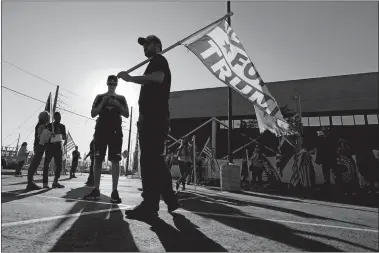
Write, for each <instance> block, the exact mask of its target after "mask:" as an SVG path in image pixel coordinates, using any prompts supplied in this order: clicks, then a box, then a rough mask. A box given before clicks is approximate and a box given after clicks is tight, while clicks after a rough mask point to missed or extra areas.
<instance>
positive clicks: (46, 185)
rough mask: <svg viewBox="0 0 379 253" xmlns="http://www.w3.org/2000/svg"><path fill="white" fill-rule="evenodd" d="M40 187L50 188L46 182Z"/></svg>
mask: <svg viewBox="0 0 379 253" xmlns="http://www.w3.org/2000/svg"><path fill="white" fill-rule="evenodd" d="M42 188H44V189H50V187H49V184H48V183H45V184H43V186H42Z"/></svg>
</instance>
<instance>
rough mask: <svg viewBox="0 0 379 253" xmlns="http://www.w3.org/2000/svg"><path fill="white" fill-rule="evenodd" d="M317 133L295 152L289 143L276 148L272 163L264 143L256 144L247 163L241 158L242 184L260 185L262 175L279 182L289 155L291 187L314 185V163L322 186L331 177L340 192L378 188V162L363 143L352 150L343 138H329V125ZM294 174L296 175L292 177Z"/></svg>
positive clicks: (369, 191) (370, 190)
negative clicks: (319, 174)
mask: <svg viewBox="0 0 379 253" xmlns="http://www.w3.org/2000/svg"><path fill="white" fill-rule="evenodd" d="M317 134H318V137H317V141H316V143H310V142H309V141H307V140H305V141H304V142H303V147H302V148H301V149H300V150H299V151H298V152H297V151H296V148H295V147H291V146H290V145H287V146H286V147H283V146H282V147H279V151H278V152H280V153H278V154H277V156H276V161H277V162H276V164H275V165H271V163H270V161H268V159H267V157H266V155H265V152H264V145H262V144H258V145H257V146H256V148H255V150H254V153H253V155H252V157H251V160H250V166H248V161H247V159H246V158H244V159H243V162H242V172H241V178H242V184H243V185H244V186H245V187H249V186H250V185H253V186H257V187H260V186H262V184H263V179H262V178H263V176H266V178H267V179H268V181H269V183H271V184H275V183H278V182H279V183H280V178H281V177H283V170H284V167H285V166H286V165H287V163H288V161H289V160H290V158H291V157H293V158H294V167H293V168H292V172H293V176H292V178H291V180H290V186H292V187H301V188H303V189H304V188H314V187H315V186H316V173H315V168H314V167H315V166H314V164H317V165H319V166H320V167H321V168H322V175H323V185H322V186H323V188H324V189H328V188H330V187H331V185H332V183H331V179H333V181H334V186H335V188H336V189H337V190H338V191H339V192H341V193H344V194H356V193H357V192H358V191H360V190H361V189H362V188H367V190H368V193H373V192H374V191H376V189H378V184H379V161H378V159H377V158H376V157H375V156H374V153H373V151H372V150H371V149H369V148H368V147H367V146H366V145H364V144H361V145H358V147H356V148H354V149H353V148H352V147H351V145H350V144H349V143H348V141H347V140H346V139H344V138H340V139H337V140H336V139H335V138H332V136H331V131H330V128H329V127H322V128H321V130H319V131H317ZM314 156H315V159H314V162H313V157H314ZM353 156H355V159H354V158H353ZM249 171H251V174H252V180H251V182H249ZM296 172H299V173H296ZM296 175H300V176H299V177H298V178H296ZM362 179H364V183H362Z"/></svg>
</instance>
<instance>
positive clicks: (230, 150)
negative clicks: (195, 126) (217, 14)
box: [227, 1, 233, 163]
mask: <svg viewBox="0 0 379 253" xmlns="http://www.w3.org/2000/svg"><path fill="white" fill-rule="evenodd" d="M227 12H228V13H230V1H228V2H227ZM231 23H232V22H231V18H230V16H228V24H229V26H230V27H231ZM228 121H229V128H228V154H229V155H228V157H229V159H228V160H229V163H233V153H232V130H233V110H232V88H231V87H230V86H229V88H228Z"/></svg>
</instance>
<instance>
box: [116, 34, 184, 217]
mask: <svg viewBox="0 0 379 253" xmlns="http://www.w3.org/2000/svg"><path fill="white" fill-rule="evenodd" d="M138 43H139V44H140V45H142V46H143V48H144V52H145V56H146V57H148V58H150V57H153V59H152V60H151V61H150V63H149V65H148V66H147V68H146V70H145V73H144V75H143V76H134V77H132V76H130V75H129V74H127V73H126V72H120V73H119V74H118V77H119V78H122V79H123V80H124V81H126V82H133V83H137V84H140V85H141V86H142V87H141V91H140V97H139V119H138V124H137V126H138V132H139V140H140V149H141V158H140V163H141V177H142V197H143V201H142V203H141V204H140V205H138V206H136V207H135V208H134V209H133V210H128V211H126V212H125V213H126V215H127V216H128V217H130V218H133V217H134V218H137V217H141V218H146V217H149V216H150V217H151V215H152V216H156V215H158V210H159V200H160V195H162V197H163V200H164V201H165V203H166V204H167V205H168V211H169V212H172V211H174V210H176V209H178V208H179V202H178V200H177V198H176V196H175V193H174V191H173V189H172V178H171V173H170V171H169V170H168V168H167V166H166V164H165V160H164V157H163V152H164V145H165V140H166V138H167V135H168V131H169V120H170V112H169V103H168V101H169V98H170V89H171V71H170V67H169V64H168V62H167V60H166V58H165V57H164V56H162V55H161V54H159V53H160V52H161V51H162V43H161V41H160V39H159V38H157V37H156V36H154V35H151V36H148V37H147V38H139V39H138Z"/></svg>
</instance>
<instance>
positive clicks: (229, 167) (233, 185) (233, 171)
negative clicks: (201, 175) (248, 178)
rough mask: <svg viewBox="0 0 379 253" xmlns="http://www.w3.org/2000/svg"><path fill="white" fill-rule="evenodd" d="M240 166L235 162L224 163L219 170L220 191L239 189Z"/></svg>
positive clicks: (236, 190)
mask: <svg viewBox="0 0 379 253" xmlns="http://www.w3.org/2000/svg"><path fill="white" fill-rule="evenodd" d="M240 175H241V167H240V166H239V165H237V164H224V165H222V166H221V170H220V185H221V191H228V192H238V191H241V176H240Z"/></svg>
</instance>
